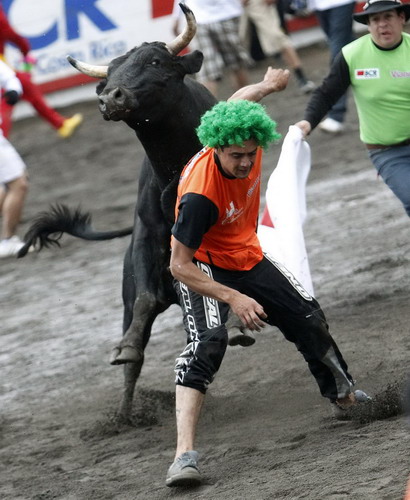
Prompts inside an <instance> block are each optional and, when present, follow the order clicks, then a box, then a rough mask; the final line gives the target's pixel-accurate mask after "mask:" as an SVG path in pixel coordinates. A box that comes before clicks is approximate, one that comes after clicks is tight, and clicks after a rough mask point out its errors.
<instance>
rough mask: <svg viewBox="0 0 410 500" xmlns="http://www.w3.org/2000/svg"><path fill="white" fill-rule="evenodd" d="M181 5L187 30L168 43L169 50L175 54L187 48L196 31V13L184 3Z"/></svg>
mask: <svg viewBox="0 0 410 500" xmlns="http://www.w3.org/2000/svg"><path fill="white" fill-rule="evenodd" d="M179 6H180V7H181V10H182V12H183V13H184V14H185V19H186V27H185V30H184V31H183V32H182V33H180V34H179V35H178V36H177V37H176V38H175V40H173V41H172V42H170V43H167V45H166V47H167V49H168V50H169V52H171V54H174V55H177V54H179V53H180V52H181V50H183V49H185V47H187V46H188V45H189V42H190V41H191V40H192V39H193V38H194V36H195V33H196V19H195V16H194V13H193V12H192V10H191V9H189V8H188V7H187V6H186V5H185V4H184V3H180V4H179Z"/></svg>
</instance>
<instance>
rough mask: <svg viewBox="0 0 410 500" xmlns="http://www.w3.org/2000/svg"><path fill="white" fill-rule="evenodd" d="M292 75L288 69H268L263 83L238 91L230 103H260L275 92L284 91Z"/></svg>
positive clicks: (230, 99)
mask: <svg viewBox="0 0 410 500" xmlns="http://www.w3.org/2000/svg"><path fill="white" fill-rule="evenodd" d="M289 77H290V73H289V70H287V69H273V68H272V67H271V66H269V67H268V69H267V71H266V73H265V76H264V78H263V80H262V81H261V82H258V83H253V84H251V85H247V86H246V87H242V88H241V89H239V90H237V91H236V92H235V93H234V94H233V95H232V96H231V97H230V98H229V99H228V101H234V100H237V99H244V100H246V101H254V102H259V101H260V100H262V99H263V98H264V97H266V96H267V95H269V94H272V93H273V92H280V91H281V90H284V89H285V88H286V86H287V84H288V82H289Z"/></svg>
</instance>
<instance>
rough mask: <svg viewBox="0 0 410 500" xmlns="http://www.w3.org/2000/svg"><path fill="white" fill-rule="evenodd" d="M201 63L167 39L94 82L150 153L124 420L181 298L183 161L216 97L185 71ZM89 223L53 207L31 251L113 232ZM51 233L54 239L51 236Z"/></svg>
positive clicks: (128, 265) (110, 115) (104, 104)
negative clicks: (152, 342)
mask: <svg viewBox="0 0 410 500" xmlns="http://www.w3.org/2000/svg"><path fill="white" fill-rule="evenodd" d="M202 60H203V55H202V53H200V52H198V51H194V52H191V53H189V54H187V55H184V56H176V55H172V54H170V53H169V51H168V50H167V47H166V46H165V44H164V43H161V42H152V43H144V44H142V45H141V46H139V47H136V48H134V49H132V50H131V51H129V52H128V53H127V54H125V55H124V56H121V57H118V58H116V59H114V60H113V61H111V63H110V64H109V67H108V74H107V78H105V79H104V80H102V81H101V82H100V83H99V85H98V87H97V94H98V96H99V101H100V111H101V113H102V115H103V117H104V119H106V120H114V121H120V120H122V121H124V122H125V123H126V124H127V125H128V126H129V127H131V128H132V129H133V130H135V132H136V135H137V137H138V139H139V140H140V141H141V144H142V145H143V147H144V150H145V152H146V157H145V159H144V161H143V164H142V169H141V172H140V176H139V183H138V198H137V206H136V210H135V219H134V228H133V233H132V239H131V243H130V246H129V247H128V249H127V251H126V254H125V258H124V277H123V290H122V295H123V302H124V317H123V334H124V336H123V340H122V341H121V342H120V345H119V347H118V352H121V353H123V352H125V350H126V349H128V351H129V348H130V346H131V351H132V352H134V353H137V355H136V356H135V358H136V359H135V360H134V361H133V362H126V363H125V390H124V396H123V399H122V402H121V406H120V415H121V416H122V417H125V418H126V417H128V415H129V413H130V410H131V404H132V398H133V392H134V388H135V382H136V380H137V378H138V376H139V373H140V370H141V367H142V364H143V360H144V350H145V347H146V345H147V343H148V341H149V338H150V335H151V327H152V324H153V322H154V320H155V318H156V317H157V315H158V314H159V313H161V312H162V311H164V310H165V309H167V308H168V307H169V306H170V305H171V304H172V303H176V301H177V298H176V293H175V291H174V289H173V287H172V276H171V274H170V272H169V258H170V236H171V227H172V221H173V218H174V208H175V200H176V189H177V183H178V182H177V181H178V178H179V174H180V172H181V170H182V168H183V166H184V165H185V164H186V163H187V162H188V161H189V159H190V158H191V157H192V156H193V155H194V154H195V153H197V152H198V151H199V150H200V148H201V145H200V143H199V141H198V138H197V136H196V133H195V128H196V127H197V126H198V125H199V122H200V117H201V115H202V114H203V113H204V112H205V111H206V110H208V109H209V108H211V107H212V106H213V104H215V102H216V100H215V98H214V97H213V96H212V95H211V94H210V92H208V90H207V89H206V88H205V87H203V86H202V85H200V84H199V83H197V82H196V81H195V80H194V79H193V78H191V77H187V76H186V75H188V74H192V73H196V72H197V71H198V70H199V69H200V67H201V64H202ZM90 223H91V219H90V216H89V214H82V213H81V212H80V211H78V210H77V211H76V212H74V213H71V212H70V211H68V210H67V209H66V208H65V207H60V208H59V209H57V210H56V209H55V208H54V209H52V211H51V213H50V214H48V215H47V214H42V215H41V217H39V219H38V220H37V222H34V224H33V225H32V226H31V228H30V230H29V232H28V233H27V236H26V238H25V240H26V241H27V245H26V247H25V248H26V251H27V248H28V246H29V244H31V243H33V242H36V241H37V240H38V241H39V242H40V248H41V247H43V246H48V245H52V244H57V245H58V240H59V238H60V236H61V233H63V232H68V233H70V234H72V235H74V236H77V237H80V238H85V239H110V238H111V237H116V236H115V232H107V233H97V232H95V231H94V230H93V229H92V228H91V226H90ZM127 231H128V229H126V230H125V232H127ZM53 233H55V234H57V236H56V237H54V238H51V237H50V235H51V234H53ZM116 233H117V235H118V236H120V235H121V236H122V235H123V234H119V233H120V232H118V231H117V232H116ZM103 235H105V236H103ZM112 363H113V364H119V363H124V359H121V356H120V357H118V356H117V357H116V358H115V359H114V360H113V361H112Z"/></svg>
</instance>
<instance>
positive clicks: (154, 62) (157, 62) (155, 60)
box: [151, 59, 159, 66]
mask: <svg viewBox="0 0 410 500" xmlns="http://www.w3.org/2000/svg"><path fill="white" fill-rule="evenodd" d="M151 65H152V66H159V59H153V60H152V61H151Z"/></svg>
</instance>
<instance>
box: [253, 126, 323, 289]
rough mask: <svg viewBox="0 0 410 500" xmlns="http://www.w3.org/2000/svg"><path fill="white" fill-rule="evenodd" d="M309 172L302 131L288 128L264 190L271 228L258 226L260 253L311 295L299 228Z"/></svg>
mask: <svg viewBox="0 0 410 500" xmlns="http://www.w3.org/2000/svg"><path fill="white" fill-rule="evenodd" d="M309 171H310V147H309V144H308V143H307V142H306V141H304V140H303V135H302V131H301V130H300V128H299V127H296V126H295V125H292V126H290V127H289V131H288V133H287V135H286V137H285V139H284V141H283V145H282V150H281V154H280V157H279V161H278V164H277V166H276V168H275V170H274V171H273V173H272V174H271V176H270V178H269V181H268V186H267V190H266V207H265V210H266V211H267V212H268V213H269V216H270V219H271V221H272V223H273V227H272V226H270V225H266V223H265V224H262V223H261V222H260V223H259V227H258V237H259V240H260V242H261V246H262V249H263V251H264V252H265V253H267V254H268V255H269V256H270V257H271V258H273V260H275V261H279V262H280V263H281V264H283V265H284V266H285V267H286V268H287V269H288V270H289V271H290V272H291V273H292V274H293V275H294V276H295V278H296V279H297V280H298V281H299V282H300V283H301V284H302V285H303V287H304V288H305V290H306V291H307V292H308V293H309V294H310V295H312V296H313V295H314V291H313V284H312V278H311V275H310V269H309V261H308V257H307V253H306V247H305V239H304V236H303V224H304V222H305V219H306V182H307V178H308V175H309Z"/></svg>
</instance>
